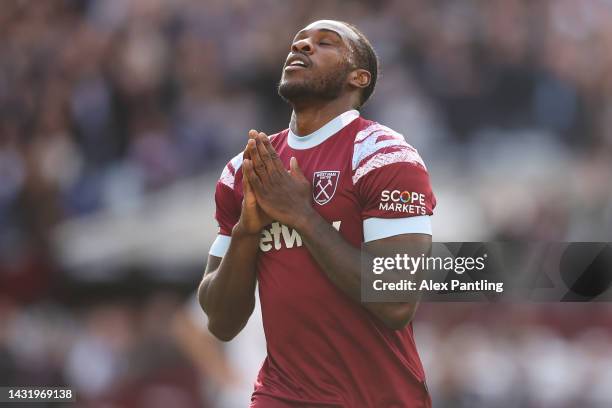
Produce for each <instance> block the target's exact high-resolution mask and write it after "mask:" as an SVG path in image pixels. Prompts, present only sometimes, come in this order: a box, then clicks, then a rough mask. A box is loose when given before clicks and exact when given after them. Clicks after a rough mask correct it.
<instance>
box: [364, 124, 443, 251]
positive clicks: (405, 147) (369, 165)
mask: <svg viewBox="0 0 612 408" xmlns="http://www.w3.org/2000/svg"><path fill="white" fill-rule="evenodd" d="M376 126H377V127H376V128H374V130H373V131H372V130H371V129H370V133H369V134H367V135H362V136H361V139H360V138H359V135H358V137H357V138H356V143H355V150H354V153H353V184H354V186H355V190H356V192H357V195H358V197H359V201H360V204H361V218H362V220H363V230H364V240H365V241H366V242H367V241H372V240H375V239H382V238H386V237H389V236H393V235H399V234H408V233H422V234H429V235H431V233H432V231H431V221H430V216H431V215H432V214H433V210H434V208H435V206H436V199H435V196H434V194H433V191H432V188H431V184H430V181H429V174H428V172H427V168H426V166H425V164H424V163H423V160H422V159H421V157H420V155H419V154H418V152H417V151H416V149H414V148H413V147H412V146H410V145H409V144H408V143H406V141H405V140H404V138H403V136H402V135H400V134H398V133H396V132H394V131H393V130H391V129H389V128H387V127H384V126H382V125H378V124H376Z"/></svg>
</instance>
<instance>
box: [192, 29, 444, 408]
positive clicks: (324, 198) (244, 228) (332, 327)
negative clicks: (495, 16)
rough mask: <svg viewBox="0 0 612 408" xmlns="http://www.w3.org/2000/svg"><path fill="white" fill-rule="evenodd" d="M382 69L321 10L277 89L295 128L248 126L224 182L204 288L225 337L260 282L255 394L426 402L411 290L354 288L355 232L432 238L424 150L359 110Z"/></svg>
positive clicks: (294, 47)
mask: <svg viewBox="0 0 612 408" xmlns="http://www.w3.org/2000/svg"><path fill="white" fill-rule="evenodd" d="M377 70H378V63H377V58H376V55H375V53H374V51H373V49H372V47H371V45H370V43H369V42H368V40H367V39H366V38H365V37H364V36H363V34H362V33H361V32H359V31H358V30H357V29H356V28H355V27H354V26H352V25H349V24H347V23H343V22H339V21H332V20H321V21H317V22H314V23H312V24H310V25H308V26H307V27H306V28H304V29H303V30H301V31H299V32H298V33H297V35H296V37H295V38H294V40H293V43H292V44H291V50H290V53H289V55H288V57H287V60H286V63H285V65H284V67H283V72H282V77H281V81H280V84H279V88H278V92H279V95H280V96H281V97H282V98H283V99H284V100H286V101H287V102H288V103H290V104H291V105H292V107H293V114H292V117H291V122H290V126H289V129H286V130H284V131H282V132H280V133H278V134H276V135H273V136H271V137H267V136H266V135H265V134H263V133H261V132H257V131H254V130H252V131H250V132H249V140H248V143H247V146H246V148H245V151H244V152H242V153H240V154H239V155H237V156H236V157H234V158H233V159H232V160H231V161H230V162H229V163H228V165H227V166H226V167H225V169H224V170H223V173H222V174H221V178H220V179H219V182H218V183H217V190H216V195H215V200H216V205H217V211H216V218H217V221H218V222H219V227H220V231H219V235H218V237H217V239H216V241H215V243H214V244H213V246H212V247H211V250H210V256H209V260H208V265H207V270H206V272H205V275H204V278H203V280H202V283H201V284H200V287H199V300H200V303H201V306H202V308H203V309H204V311H205V312H206V314H207V315H208V318H209V323H208V327H209V330H210V331H211V332H212V333H213V334H214V335H215V336H217V337H218V338H220V339H222V340H225V341H228V340H230V339H232V338H233V337H234V336H235V335H236V334H237V333H238V332H240V330H241V329H242V327H244V325H245V324H246V322H247V320H248V319H249V316H250V314H251V313H252V310H253V305H254V303H255V288H256V282H259V296H260V299H261V309H262V315H263V325H264V330H265V334H266V341H267V348H268V356H267V358H266V360H265V361H264V364H263V366H262V368H261V370H260V373H259V375H258V378H257V381H256V383H255V391H254V393H253V396H252V399H251V407H257V408H261V407H264V408H274V407H298V406H299V407H385V408H387V407H429V406H430V405H431V402H430V399H429V395H428V392H427V388H426V385H425V375H424V372H423V368H422V365H421V362H420V359H419V357H418V354H417V351H416V346H415V343H414V338H413V333H412V325H411V323H410V322H411V319H412V317H413V316H414V312H415V309H416V302H404V303H397V302H396V303H362V302H361V299H360V293H361V289H360V281H361V279H360V258H361V250H360V246H361V244H362V243H364V242H365V245H366V249H367V252H368V253H370V252H376V251H377V250H381V249H383V248H385V247H386V246H388V245H398V244H400V245H406V246H412V247H414V246H416V247H419V248H422V249H423V251H427V250H428V248H429V247H430V245H431V224H430V219H429V216H430V215H431V214H432V211H433V208H434V206H435V198H434V196H433V193H432V191H431V187H430V184H429V177H428V174H427V170H426V168H425V165H424V164H423V162H422V160H421V158H420V157H419V155H418V153H417V152H416V150H415V149H414V148H412V147H411V146H409V145H408V144H407V143H406V142H405V140H404V138H403V137H402V136H401V135H399V134H398V133H396V132H394V131H393V130H391V129H389V128H387V127H385V126H382V125H380V124H378V123H375V122H372V121H369V120H365V119H363V118H361V117H359V112H358V111H357V110H356V108H360V107H361V106H362V105H363V104H364V103H365V101H366V100H367V99H368V97H369V96H370V95H371V94H372V92H373V90H374V86H375V83H376V77H377ZM415 193H416V195H415ZM414 197H417V198H418V199H417V200H414V199H413V198H414Z"/></svg>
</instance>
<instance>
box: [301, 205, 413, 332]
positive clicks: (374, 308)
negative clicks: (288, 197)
mask: <svg viewBox="0 0 612 408" xmlns="http://www.w3.org/2000/svg"><path fill="white" fill-rule="evenodd" d="M298 232H299V233H300V235H301V236H302V239H303V240H304V242H305V244H306V247H307V248H308V250H309V252H310V254H311V255H312V256H313V258H315V260H316V261H317V263H318V264H319V266H320V267H321V269H323V271H324V272H325V274H326V275H327V277H328V278H329V279H330V281H331V282H332V283H333V284H334V285H335V286H336V287H338V288H339V289H340V290H342V291H343V292H344V293H345V294H347V295H348V296H349V297H350V298H351V299H353V300H354V301H355V302H357V303H359V304H361V305H362V306H363V307H364V308H366V309H367V310H369V311H370V312H371V313H372V314H373V315H374V316H376V317H377V318H378V319H379V320H381V321H382V322H383V323H384V324H385V325H386V326H387V327H389V328H393V329H399V328H402V327H404V326H405V325H406V324H407V323H409V322H410V320H411V319H412V317H413V315H414V311H415V310H416V302H406V303H397V302H385V303H374V302H365V303H362V302H361V258H362V256H370V257H372V256H373V255H371V254H369V253H364V254H362V253H361V251H360V250H359V249H357V248H355V247H353V246H351V245H350V244H349V243H348V242H347V241H346V240H345V239H344V238H343V237H342V236H341V235H340V233H339V232H338V231H336V230H335V229H334V228H333V227H332V226H331V225H330V224H329V223H328V222H327V221H325V220H324V219H323V218H322V217H321V216H320V215H319V214H318V213H316V212H315V214H312V215H311V216H310V217H308V222H304V223H301V225H300V226H299V227H298Z"/></svg>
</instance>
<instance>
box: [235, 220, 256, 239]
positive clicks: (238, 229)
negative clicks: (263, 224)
mask: <svg viewBox="0 0 612 408" xmlns="http://www.w3.org/2000/svg"><path fill="white" fill-rule="evenodd" d="M260 235H261V231H249V230H248V229H247V228H246V227H245V226H244V224H243V223H242V222H241V221H240V220H238V222H237V223H236V225H234V227H233V228H232V238H237V239H249V238H250V239H255V238H257V239H259V236H260Z"/></svg>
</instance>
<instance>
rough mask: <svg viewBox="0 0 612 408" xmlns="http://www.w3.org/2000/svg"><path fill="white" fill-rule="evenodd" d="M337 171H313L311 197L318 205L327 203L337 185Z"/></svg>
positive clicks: (338, 176)
mask: <svg viewBox="0 0 612 408" xmlns="http://www.w3.org/2000/svg"><path fill="white" fill-rule="evenodd" d="M339 178H340V172H339V171H315V173H314V175H313V176H312V198H313V199H314V201H315V203H317V204H319V205H324V204H327V203H328V202H329V201H330V200H331V199H332V197H333V196H334V194H335V193H336V187H337V186H338V179H339Z"/></svg>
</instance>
